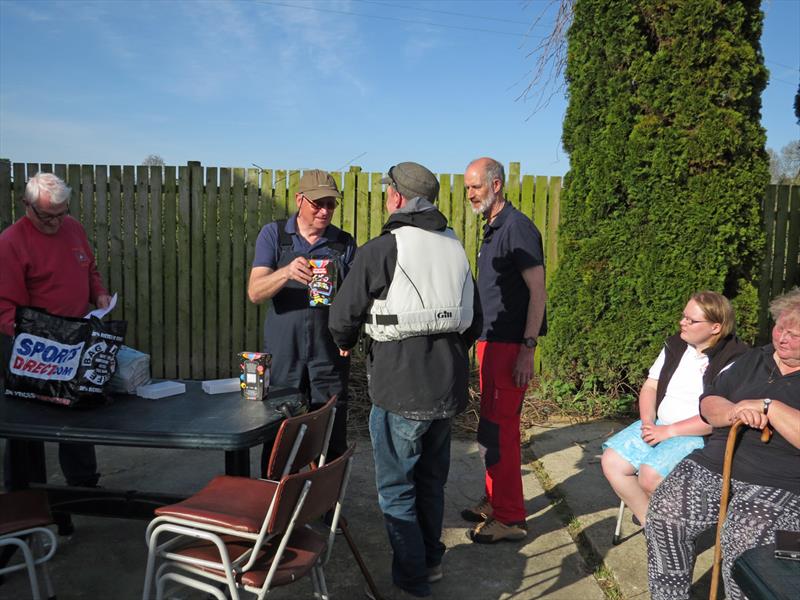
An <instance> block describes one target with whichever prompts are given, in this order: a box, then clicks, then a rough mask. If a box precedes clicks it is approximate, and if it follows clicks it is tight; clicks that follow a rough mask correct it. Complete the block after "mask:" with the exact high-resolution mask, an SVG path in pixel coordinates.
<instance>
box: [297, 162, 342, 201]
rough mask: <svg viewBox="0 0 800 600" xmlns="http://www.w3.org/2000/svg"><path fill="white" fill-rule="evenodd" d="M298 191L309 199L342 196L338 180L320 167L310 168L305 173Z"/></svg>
mask: <svg viewBox="0 0 800 600" xmlns="http://www.w3.org/2000/svg"><path fill="white" fill-rule="evenodd" d="M297 193H299V194H303V195H304V196H305V197H306V198H308V199H309V200H319V199H320V198H341V197H342V194H341V192H339V188H338V187H336V180H335V179H334V178H333V177H331V175H330V174H329V173H328V172H327V171H322V170H320V169H310V170H308V171H306V172H304V173H303V176H302V177H301V178H300V183H299V184H298V186H297Z"/></svg>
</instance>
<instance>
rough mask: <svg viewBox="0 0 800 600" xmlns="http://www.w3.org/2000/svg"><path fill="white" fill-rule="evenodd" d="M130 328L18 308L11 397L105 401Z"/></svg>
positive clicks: (9, 377) (89, 402)
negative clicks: (126, 332)
mask: <svg viewBox="0 0 800 600" xmlns="http://www.w3.org/2000/svg"><path fill="white" fill-rule="evenodd" d="M127 327H128V324H127V322H126V321H101V320H100V319H98V318H97V317H92V318H90V319H81V318H71V317H58V316H56V315H51V314H50V313H48V312H46V311H44V310H41V309H38V308H32V307H28V306H20V307H18V308H17V313H16V329H15V336H14V341H13V343H12V347H11V358H10V360H9V362H8V373H7V377H6V395H7V396H16V397H18V398H29V399H32V400H41V401H44V402H52V403H54V404H63V405H65V406H86V405H96V404H99V403H103V402H105V400H106V398H107V396H106V389H107V387H108V383H109V382H110V381H111V377H112V376H113V375H114V371H115V370H116V368H117V358H116V357H117V352H119V349H120V347H121V346H122V343H123V341H124V337H125V330H126V329H127Z"/></svg>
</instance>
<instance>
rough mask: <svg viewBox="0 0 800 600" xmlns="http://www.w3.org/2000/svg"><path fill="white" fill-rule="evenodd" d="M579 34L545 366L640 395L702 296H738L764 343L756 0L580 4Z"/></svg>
mask: <svg viewBox="0 0 800 600" xmlns="http://www.w3.org/2000/svg"><path fill="white" fill-rule="evenodd" d="M574 9H575V10H574V20H573V23H572V25H571V27H570V29H569V32H568V38H567V39H568V59H567V70H566V76H567V85H568V96H569V105H568V108H567V113H566V117H565V121H564V131H563V141H564V147H565V149H566V150H567V152H568V153H569V155H570V165H571V169H570V171H569V173H568V174H567V176H566V180H565V187H566V191H565V194H564V195H563V196H562V198H563V201H562V202H563V203H562V226H561V229H560V231H559V243H560V250H559V255H560V257H562V258H561V262H560V265H559V269H558V271H557V273H556V274H555V276H554V279H553V281H552V284H551V287H550V293H549V297H550V301H549V305H550V309H549V310H550V312H549V321H550V331H549V333H548V335H547V339H546V340H545V342H544V343H545V344H546V352H545V353H543V356H544V360H545V364H544V367H545V373H546V374H547V375H550V376H554V377H555V380H556V381H560V382H569V383H571V384H572V385H573V386H575V387H577V388H581V387H583V388H584V389H585V388H586V386H587V385H591V387H592V388H593V389H595V390H602V391H604V393H608V392H610V391H613V390H619V389H620V386H622V388H623V389H625V388H627V389H628V390H631V391H632V390H634V389H637V388H638V387H639V386H640V385H641V383H642V381H643V378H644V376H645V374H646V369H647V367H648V366H649V365H650V364H651V363H652V361H653V360H654V359H655V356H656V354H657V353H658V351H659V349H660V346H661V344H662V343H663V340H664V338H665V337H666V336H667V335H669V334H671V333H674V332H675V331H677V329H678V319H679V317H680V315H681V311H682V309H683V306H684V304H685V302H686V300H687V298H688V297H689V296H690V295H691V293H692V292H694V291H697V290H703V289H713V290H717V291H720V292H723V293H725V294H726V295H727V296H728V297H729V298H731V299H733V300H734V304H735V305H736V306H737V311H738V317H739V324H740V325H739V332H740V335H741V334H744V337H751V338H752V337H753V336H754V334H755V326H754V324H755V321H756V312H757V306H758V303H757V295H756V289H757V282H756V274H757V272H758V271H757V269H756V265H757V261H758V260H759V259H760V256H761V250H762V245H763V240H762V235H761V233H760V226H759V218H760V217H759V202H760V199H761V198H762V196H763V192H764V187H765V185H766V184H767V182H768V180H769V168H768V159H767V155H766V152H765V149H764V147H765V141H766V136H765V132H764V130H763V129H762V127H761V126H760V124H759V120H760V108H761V100H760V95H761V92H762V90H763V88H764V87H765V85H766V80H767V71H766V69H765V68H764V65H763V56H762V54H761V46H760V42H759V39H760V36H761V27H762V19H763V15H762V13H761V11H760V3H759V2H755V1H749V2H748V1H721V0H625V1H620V0H576V1H575V3H574Z"/></svg>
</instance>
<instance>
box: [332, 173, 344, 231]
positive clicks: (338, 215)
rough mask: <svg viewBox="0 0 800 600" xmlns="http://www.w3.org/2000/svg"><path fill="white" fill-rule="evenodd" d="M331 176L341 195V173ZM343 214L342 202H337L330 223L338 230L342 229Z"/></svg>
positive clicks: (342, 188)
mask: <svg viewBox="0 0 800 600" xmlns="http://www.w3.org/2000/svg"><path fill="white" fill-rule="evenodd" d="M331 175H332V176H333V179H334V181H336V187H337V188H338V189H339V192H340V193H341V192H342V191H343V190H344V187H342V183H343V181H342V180H343V177H342V173H341V172H333V173H331ZM343 212H344V209H343V202H342V200H339V207H338V208H337V209H336V212H335V213H333V219H332V220H331V223H333V224H334V225H336V227H338V228H339V229H341V228H342V213H343Z"/></svg>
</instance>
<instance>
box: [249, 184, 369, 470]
mask: <svg viewBox="0 0 800 600" xmlns="http://www.w3.org/2000/svg"><path fill="white" fill-rule="evenodd" d="M341 197H342V195H341V193H340V192H339V188H338V187H337V186H336V181H335V180H334V179H333V177H331V175H330V174H329V173H327V172H325V171H320V170H318V169H313V170H309V171H306V172H305V173H303V176H302V177H301V178H300V183H299V185H298V189H297V193H296V194H295V203H296V204H297V213H295V214H294V215H292V216H291V217H290V218H289V219H286V220H279V221H275V222H274V223H268V224H267V225H265V226H264V227H263V229H262V230H261V233H259V235H258V239H257V240H256V251H255V257H254V259H253V267H252V270H251V271H250V281H249V283H248V286H247V295H248V297H249V298H250V301H251V302H254V303H256V304H260V303H261V302H264V301H266V300H272V302H271V303H270V307H269V311H268V312H267V317H266V320H265V322H264V351H265V352H268V353H270V354H271V355H272V368H271V372H270V384H272V385H276V386H285V387H293V388H297V389H299V390H301V392H304V393H305V394H306V395H307V396H308V397H309V399H310V403H311V406H312V408H316V407H318V406H319V405H322V404H324V403H325V402H327V401H328V400H329V399H330V398H331V396H333V395H337V396H338V401H337V404H336V420H335V421H334V427H333V433H332V435H331V441H330V450H329V453H328V458H329V459H332V458H336V457H337V456H339V455H340V454H342V453H343V452H344V451H345V450H346V449H347V381H348V377H349V373H350V357H349V356H343V355H340V353H339V349H338V348H337V347H336V344H335V343H334V342H333V339H332V338H331V335H330V333H329V332H328V310H329V309H328V306H326V305H324V304H323V305H316V306H311V305H310V302H309V290H308V284H309V282H310V281H311V277H312V271H311V265H310V264H309V259H310V258H327V259H331V260H333V261H334V262H335V264H336V267H337V269H336V270H337V273H338V278H339V279H342V278H343V277H344V276H345V275H347V272H348V270H349V269H350V265H351V263H352V262H353V257H354V255H355V251H356V244H355V240H353V237H352V236H351V235H350V234H349V233H346V232H344V231H342V230H341V229H339V228H338V227H335V226H333V225H331V219H332V218H333V213H334V211H335V210H336V206H337V202H338V200H339V198H341ZM269 450H270V447H269V445H266V446H265V447H264V456H262V461H261V464H262V465H263V467H262V468H266V464H267V461H266V459H267V458H268V456H267V455H268V453H269Z"/></svg>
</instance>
